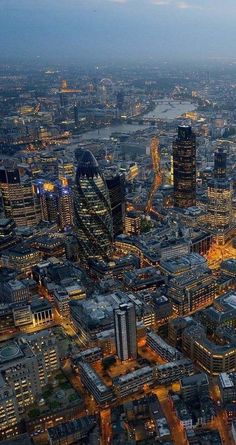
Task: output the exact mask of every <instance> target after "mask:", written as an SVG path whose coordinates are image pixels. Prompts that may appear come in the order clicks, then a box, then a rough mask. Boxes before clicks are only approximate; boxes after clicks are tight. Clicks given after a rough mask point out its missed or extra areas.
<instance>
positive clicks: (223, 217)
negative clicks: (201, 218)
mask: <svg viewBox="0 0 236 445" xmlns="http://www.w3.org/2000/svg"><path fill="white" fill-rule="evenodd" d="M226 166H227V153H226V152H225V151H224V150H223V149H222V148H219V149H218V151H217V152H216V153H215V166H214V178H213V179H212V180H211V181H209V183H208V222H209V224H210V226H211V227H212V228H214V229H220V230H224V229H227V228H228V227H230V225H231V224H232V220H233V210H232V199H233V188H232V182H231V181H230V180H229V179H227V177H226Z"/></svg>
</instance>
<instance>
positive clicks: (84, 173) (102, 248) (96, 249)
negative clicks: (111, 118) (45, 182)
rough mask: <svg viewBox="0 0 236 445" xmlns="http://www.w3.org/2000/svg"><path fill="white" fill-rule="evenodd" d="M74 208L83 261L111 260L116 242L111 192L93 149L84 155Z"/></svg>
mask: <svg viewBox="0 0 236 445" xmlns="http://www.w3.org/2000/svg"><path fill="white" fill-rule="evenodd" d="M74 209H75V224H76V227H77V238H78V243H79V254H80V258H81V260H82V261H86V260H87V259H88V258H91V257H92V258H96V257H97V258H104V259H109V258H110V256H111V254H112V241H113V227H112V214H111V203H110V198H109V192H108V189H107V186H106V182H105V180H104V178H103V176H102V175H101V173H100V170H99V166H98V163H97V161H96V159H95V157H94V156H93V154H92V153H91V152H90V151H89V150H84V151H83V153H82V154H81V155H80V159H79V164H78V168H77V172H76V184H75V187H74Z"/></svg>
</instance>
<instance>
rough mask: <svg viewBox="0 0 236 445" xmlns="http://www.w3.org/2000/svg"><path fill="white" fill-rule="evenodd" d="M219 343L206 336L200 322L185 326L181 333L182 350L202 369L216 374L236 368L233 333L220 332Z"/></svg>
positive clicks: (235, 343)
mask: <svg viewBox="0 0 236 445" xmlns="http://www.w3.org/2000/svg"><path fill="white" fill-rule="evenodd" d="M220 340H221V344H220V343H219V344H218V343H217V342H215V341H214V340H213V339H209V338H208V337H207V333H206V329H205V328H204V327H203V326H202V325H201V324H200V323H196V322H195V323H194V324H193V325H192V326H189V327H187V328H186V329H185V330H184V332H183V334H182V347H183V352H184V353H185V354H186V355H188V356H189V357H190V358H191V360H193V361H194V362H196V363H197V365H198V366H200V367H201V368H202V369H203V370H204V371H206V372H207V373H209V374H211V375H212V376H217V375H219V374H220V373H222V372H231V371H235V370H236V338H235V337H234V334H232V336H231V338H230V335H228V334H227V333H224V332H223V331H222V332H221V334H220Z"/></svg>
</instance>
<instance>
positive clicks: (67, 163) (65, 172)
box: [58, 158, 75, 181]
mask: <svg viewBox="0 0 236 445" xmlns="http://www.w3.org/2000/svg"><path fill="white" fill-rule="evenodd" d="M74 177H75V166H74V163H73V162H72V161H71V160H69V159H67V158H60V159H58V178H59V179H60V181H63V180H64V179H65V178H66V179H71V180H73V179H74Z"/></svg>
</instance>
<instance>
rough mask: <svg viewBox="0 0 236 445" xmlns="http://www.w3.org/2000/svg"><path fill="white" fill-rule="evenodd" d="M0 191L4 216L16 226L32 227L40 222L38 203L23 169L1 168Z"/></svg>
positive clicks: (13, 167) (26, 173)
mask: <svg viewBox="0 0 236 445" xmlns="http://www.w3.org/2000/svg"><path fill="white" fill-rule="evenodd" d="M0 190H1V192H2V200H3V206H4V212H5V216H6V217H7V218H13V220H14V221H15V223H16V225H17V226H28V227H32V226H35V225H37V224H38V223H39V222H40V221H41V210H40V202H39V199H38V196H37V194H36V193H35V191H34V187H33V184H32V181H31V178H30V176H29V174H28V172H27V171H25V169H20V168H17V167H15V166H11V167H8V166H7V167H6V168H4V167H3V168H1V169H0Z"/></svg>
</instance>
